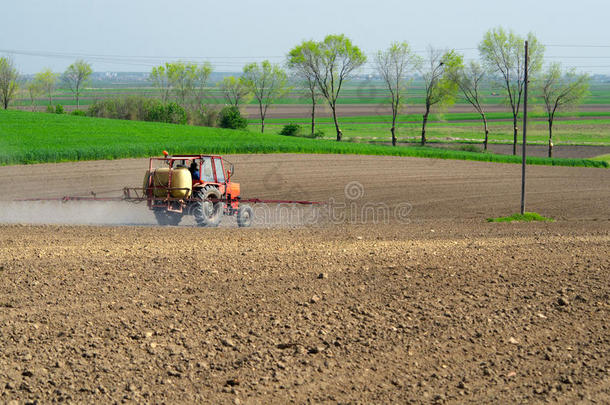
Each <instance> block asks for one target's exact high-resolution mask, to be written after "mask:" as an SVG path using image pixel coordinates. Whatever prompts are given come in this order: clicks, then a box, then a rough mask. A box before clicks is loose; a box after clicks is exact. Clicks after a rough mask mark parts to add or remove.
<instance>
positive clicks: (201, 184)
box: [125, 152, 253, 227]
mask: <svg viewBox="0 0 610 405" xmlns="http://www.w3.org/2000/svg"><path fill="white" fill-rule="evenodd" d="M163 154H164V157H159V158H155V157H153V158H150V163H149V167H148V171H147V172H146V175H145V176H144V185H143V189H142V190H143V197H144V199H146V201H147V205H148V207H149V208H150V209H151V210H152V211H153V213H154V214H155V217H156V219H157V222H158V223H159V225H178V224H179V223H180V221H181V220H182V217H183V216H184V215H193V216H194V217H195V221H196V222H197V225H199V226H207V227H215V226H218V225H219V224H220V221H221V219H222V217H223V216H224V215H231V216H233V215H235V216H236V217H237V224H238V225H239V226H240V227H247V226H250V225H251V223H252V217H253V212H252V208H251V207H249V206H248V205H243V204H240V201H239V200H240V188H239V183H234V182H232V181H231V176H233V173H234V168H233V164H231V163H230V162H228V161H226V160H224V159H223V158H222V157H220V156H215V155H176V156H169V155H168V153H167V152H163ZM226 165H228V166H229V167H228V169H226ZM125 192H126V196H125V198H131V196H130V195H129V193H130V191H129V189H126V190H125Z"/></svg>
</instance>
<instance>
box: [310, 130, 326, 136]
mask: <svg viewBox="0 0 610 405" xmlns="http://www.w3.org/2000/svg"><path fill="white" fill-rule="evenodd" d="M324 135H326V134H325V133H324V131H322V130H321V129H318V130H316V132H314V133H313V135H311V137H312V138H324Z"/></svg>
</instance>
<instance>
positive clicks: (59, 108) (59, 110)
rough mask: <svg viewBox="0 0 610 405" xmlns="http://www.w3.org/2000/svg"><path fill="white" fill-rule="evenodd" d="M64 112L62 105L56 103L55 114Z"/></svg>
mask: <svg viewBox="0 0 610 405" xmlns="http://www.w3.org/2000/svg"><path fill="white" fill-rule="evenodd" d="M65 113H66V112H65V111H64V106H63V105H61V104H57V105H56V106H55V114H65Z"/></svg>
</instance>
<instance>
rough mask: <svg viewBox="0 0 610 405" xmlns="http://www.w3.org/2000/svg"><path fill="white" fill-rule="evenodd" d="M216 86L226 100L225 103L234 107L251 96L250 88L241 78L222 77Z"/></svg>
mask: <svg viewBox="0 0 610 405" xmlns="http://www.w3.org/2000/svg"><path fill="white" fill-rule="evenodd" d="M218 86H219V87H220V90H221V91H222V94H223V95H224V97H225V100H226V101H227V104H229V105H232V106H234V107H239V105H240V104H241V103H245V102H247V101H248V100H249V98H250V97H251V93H250V89H249V88H248V86H246V83H245V82H244V79H243V78H241V77H240V78H236V77H234V76H227V77H224V78H223V79H222V80H221V81H220V82H219V83H218Z"/></svg>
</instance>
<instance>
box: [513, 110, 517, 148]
mask: <svg viewBox="0 0 610 405" xmlns="http://www.w3.org/2000/svg"><path fill="white" fill-rule="evenodd" d="M513 155H517V114H513Z"/></svg>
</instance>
